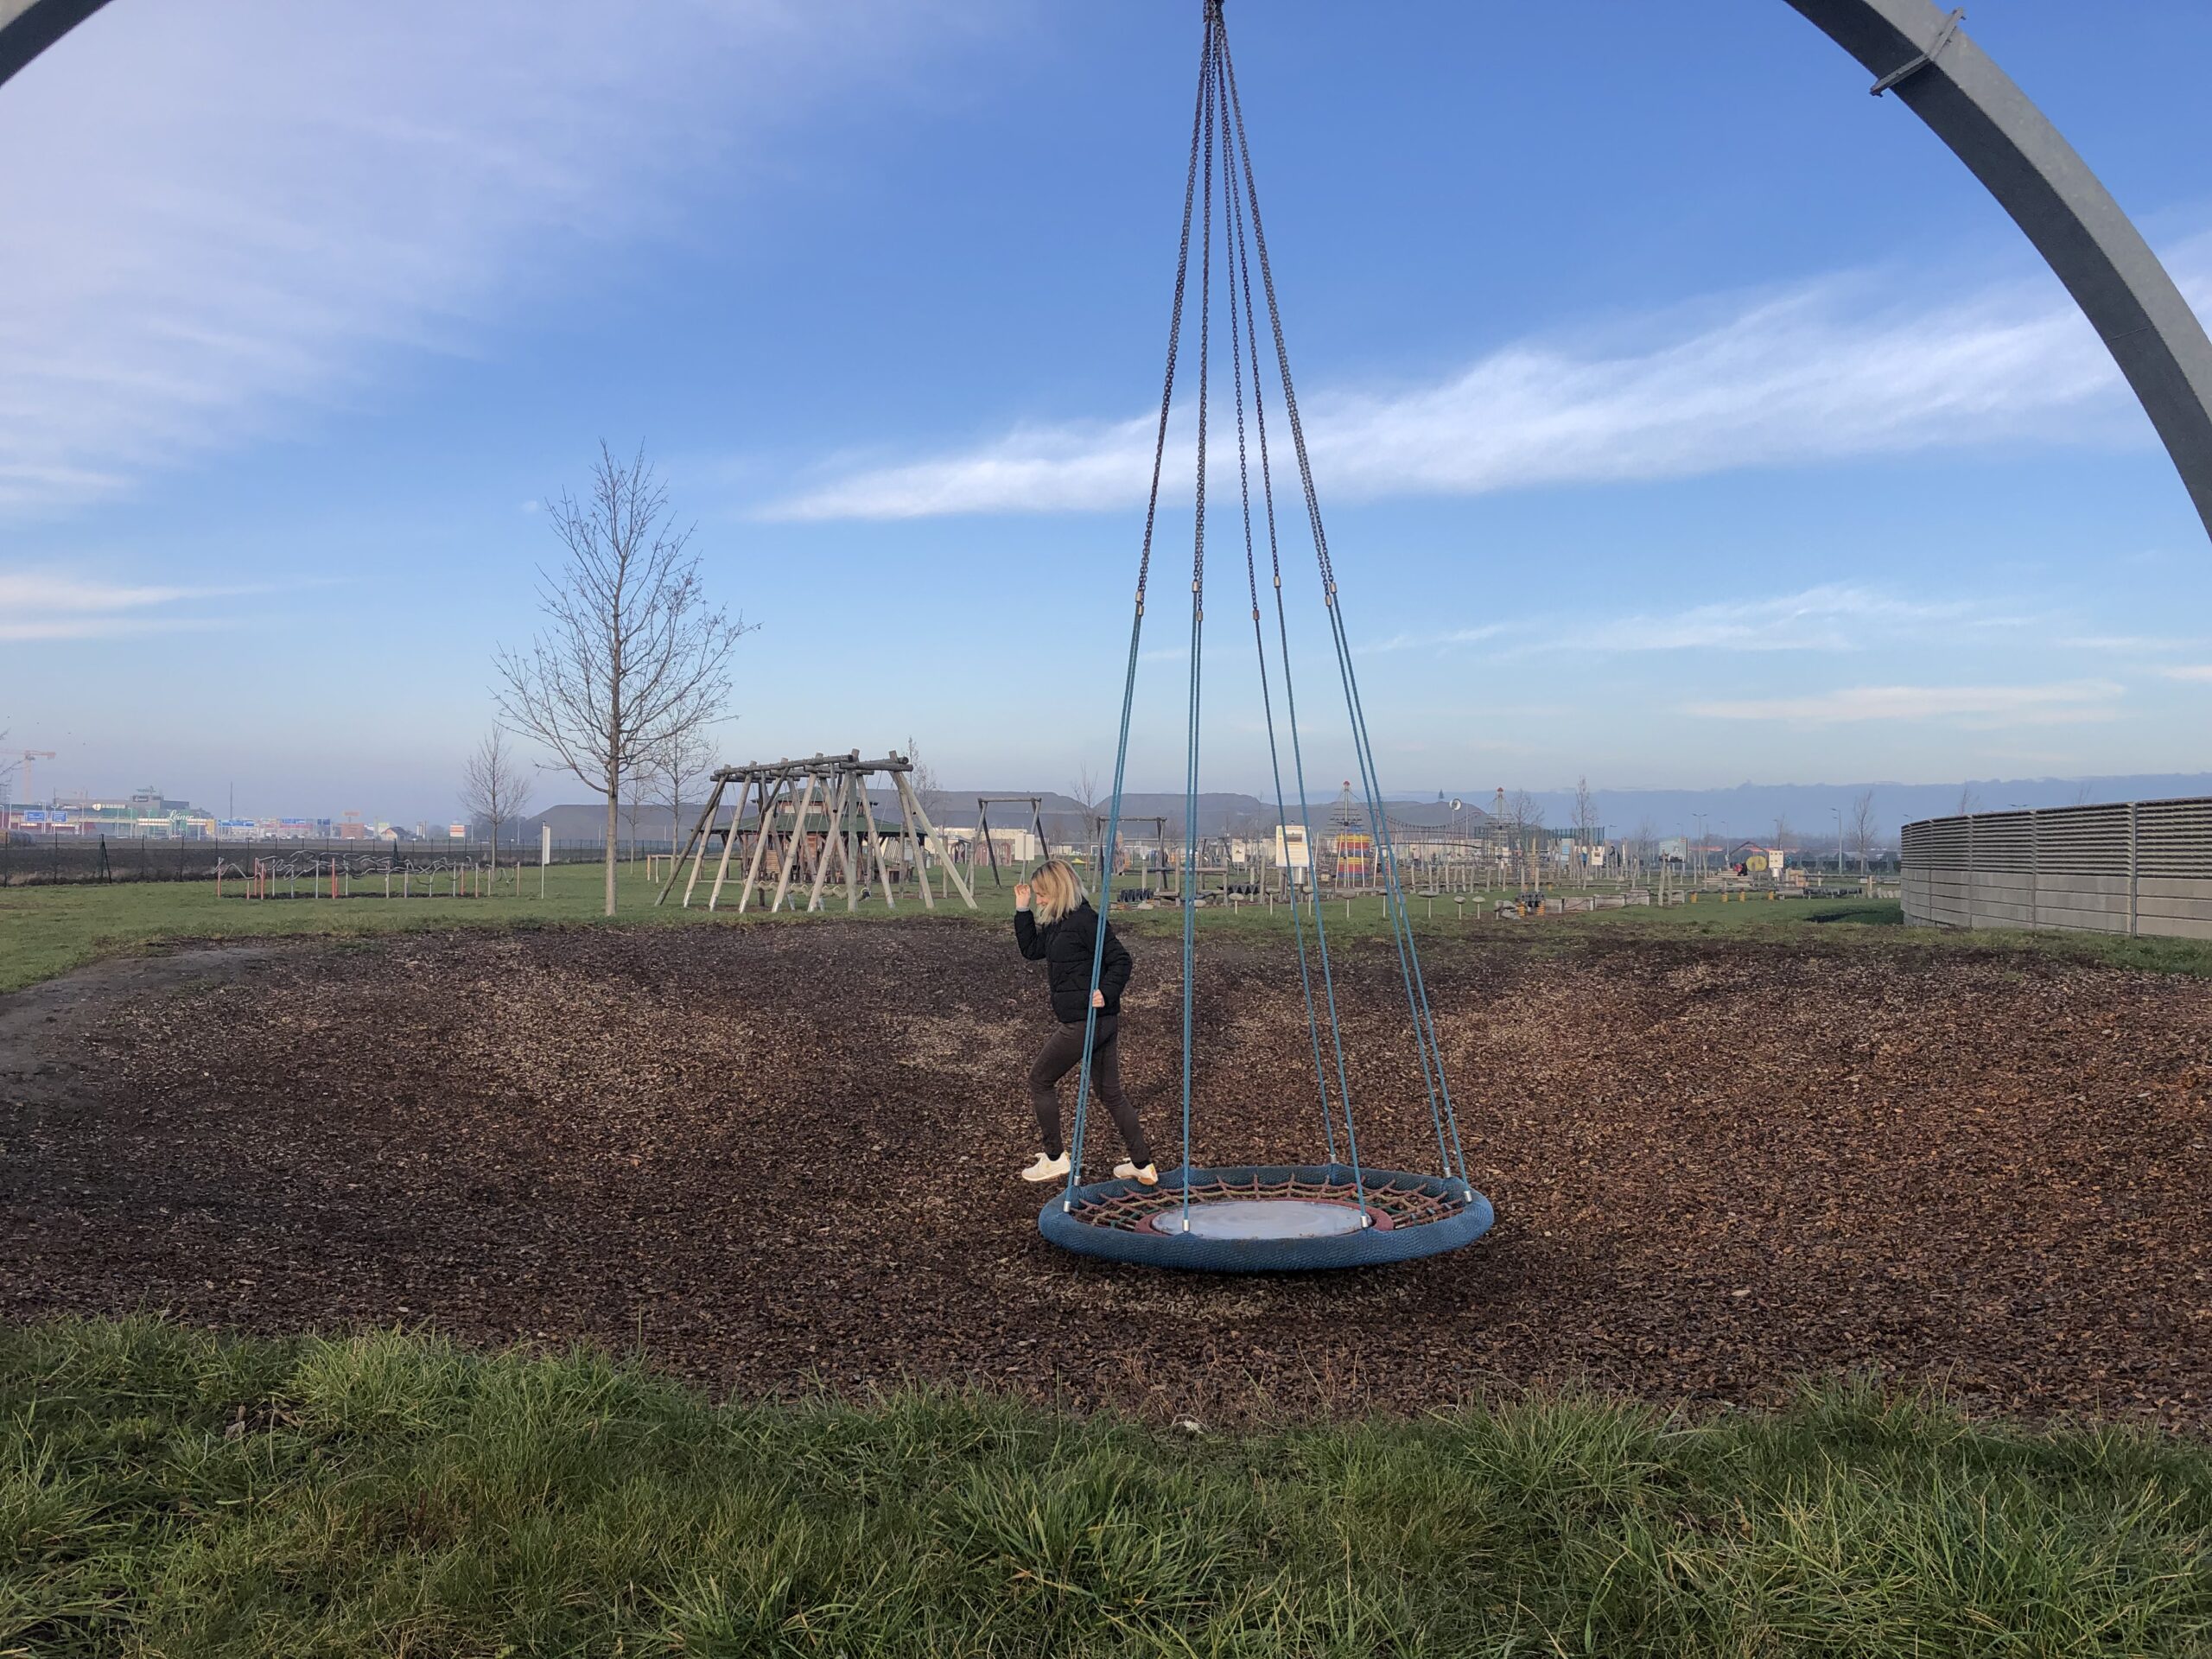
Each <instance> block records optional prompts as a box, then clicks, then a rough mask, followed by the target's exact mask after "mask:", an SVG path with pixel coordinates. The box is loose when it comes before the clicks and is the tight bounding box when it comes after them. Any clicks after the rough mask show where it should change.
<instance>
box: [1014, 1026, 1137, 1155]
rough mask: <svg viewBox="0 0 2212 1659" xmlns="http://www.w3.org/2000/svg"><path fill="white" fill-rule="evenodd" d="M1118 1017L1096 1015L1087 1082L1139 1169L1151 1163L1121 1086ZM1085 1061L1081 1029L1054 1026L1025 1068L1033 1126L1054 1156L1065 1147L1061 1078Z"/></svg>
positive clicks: (1049, 1152) (1134, 1116)
mask: <svg viewBox="0 0 2212 1659" xmlns="http://www.w3.org/2000/svg"><path fill="white" fill-rule="evenodd" d="M1121 1023H1122V1022H1121V1020H1120V1019H1119V1018H1118V1017H1117V1016H1116V1015H1112V1014H1100V1015H1099V1016H1098V1033H1097V1035H1096V1037H1095V1038H1094V1039H1092V1041H1091V1045H1090V1085H1091V1087H1092V1088H1093V1089H1095V1090H1097V1091H1098V1098H1099V1099H1100V1100H1102V1101H1103V1102H1105V1103H1106V1109H1107V1110H1108V1111H1109V1113H1111V1114H1112V1115H1113V1118H1114V1127H1115V1128H1117V1129H1119V1130H1120V1131H1121V1132H1122V1145H1123V1146H1125V1147H1128V1149H1129V1157H1130V1159H1131V1160H1132V1161H1134V1162H1135V1164H1136V1165H1137V1166H1139V1167H1140V1168H1141V1167H1142V1166H1144V1165H1146V1164H1148V1163H1150V1162H1151V1161H1152V1150H1151V1148H1150V1147H1147V1145H1146V1144H1145V1138H1144V1130H1143V1129H1142V1128H1139V1127H1138V1124H1137V1114H1136V1109H1135V1107H1133V1106H1131V1105H1130V1104H1129V1096H1128V1092H1127V1091H1126V1090H1123V1089H1122V1045H1121V1042H1120V1038H1121V1030H1120V1027H1121ZM1082 1064H1083V1027H1082V1025H1081V1024H1080V1023H1078V1024H1076V1025H1072V1026H1055V1027H1053V1028H1052V1035H1051V1036H1050V1037H1047V1038H1046V1039H1045V1046H1044V1047H1043V1048H1041V1049H1039V1051H1038V1052H1037V1059H1036V1063H1035V1064H1034V1065H1032V1066H1031V1067H1030V1068H1029V1103H1030V1105H1031V1106H1033V1107H1034V1108H1035V1109H1036V1112H1037V1128H1038V1129H1039V1131H1040V1132H1041V1133H1042V1134H1043V1135H1044V1137H1045V1153H1046V1156H1047V1157H1052V1158H1057V1157H1058V1156H1059V1155H1060V1154H1061V1153H1062V1152H1064V1151H1065V1149H1066V1148H1065V1145H1064V1144H1063V1142H1062V1141H1061V1139H1060V1091H1059V1081H1060V1079H1061V1078H1062V1077H1065V1076H1067V1074H1068V1073H1069V1072H1071V1071H1074V1070H1075V1069H1076V1068H1077V1066H1078V1065H1082Z"/></svg>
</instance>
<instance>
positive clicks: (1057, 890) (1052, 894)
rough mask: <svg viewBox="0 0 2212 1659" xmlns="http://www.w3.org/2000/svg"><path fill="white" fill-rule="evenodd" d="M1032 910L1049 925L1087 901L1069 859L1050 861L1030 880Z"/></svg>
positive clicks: (1037, 870)
mask: <svg viewBox="0 0 2212 1659" xmlns="http://www.w3.org/2000/svg"><path fill="white" fill-rule="evenodd" d="M1029 887H1030V897H1029V904H1030V908H1031V909H1032V910H1033V912H1035V913H1036V917H1037V919H1038V921H1039V923H1041V924H1043V925H1047V926H1049V925H1051V924H1052V923H1054V922H1057V921H1058V920H1059V919H1060V918H1061V917H1063V916H1065V915H1066V914H1067V913H1068V912H1070V911H1071V910H1073V909H1074V908H1075V907H1076V906H1078V905H1080V904H1081V903H1082V902H1083V900H1084V891H1083V883H1082V882H1081V881H1079V880H1077V879H1076V873H1075V870H1074V868H1073V867H1072V866H1071V865H1070V864H1069V863H1068V861H1067V860H1065V858H1048V859H1046V861H1044V862H1043V863H1042V864H1039V866H1038V867H1037V869H1036V873H1035V874H1033V875H1032V876H1031V877H1030V878H1029Z"/></svg>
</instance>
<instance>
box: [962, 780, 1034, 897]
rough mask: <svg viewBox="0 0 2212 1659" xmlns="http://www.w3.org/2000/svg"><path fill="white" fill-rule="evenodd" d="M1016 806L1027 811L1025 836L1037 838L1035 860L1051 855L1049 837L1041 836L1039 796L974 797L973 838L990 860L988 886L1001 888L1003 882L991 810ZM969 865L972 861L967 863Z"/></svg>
mask: <svg viewBox="0 0 2212 1659" xmlns="http://www.w3.org/2000/svg"><path fill="white" fill-rule="evenodd" d="M1017 803H1019V804H1021V805H1023V806H1026V807H1027V808H1028V809H1029V833H1030V834H1031V835H1033V836H1035V837H1036V838H1037V858H1036V861H1037V862H1039V863H1042V862H1043V861H1045V860H1046V859H1048V858H1050V857H1051V856H1052V837H1051V836H1048V835H1046V833H1045V798H1044V797H1043V796H1041V795H978V796H977V797H976V840H978V841H980V842H982V843H983V854H984V856H985V857H987V858H988V859H989V860H990V861H991V885H992V886H993V887H1004V886H1005V885H1006V883H1005V882H1004V881H1003V880H1001V879H1000V877H999V849H998V845H997V843H996V842H994V841H993V840H992V839H991V808H993V807H994V806H1011V805H1014V804H1017ZM969 862H970V863H973V862H974V860H973V859H970V860H969Z"/></svg>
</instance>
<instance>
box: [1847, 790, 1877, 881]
mask: <svg viewBox="0 0 2212 1659" xmlns="http://www.w3.org/2000/svg"><path fill="white" fill-rule="evenodd" d="M1851 839H1852V842H1853V844H1854V845H1856V846H1857V848H1858V849H1859V874H1861V875H1864V874H1866V859H1867V855H1869V854H1870V853H1872V851H1873V849H1874V791H1872V790H1871V789H1864V790H1861V791H1859V796H1858V798H1857V799H1855V800H1853V802H1852V804H1851Z"/></svg>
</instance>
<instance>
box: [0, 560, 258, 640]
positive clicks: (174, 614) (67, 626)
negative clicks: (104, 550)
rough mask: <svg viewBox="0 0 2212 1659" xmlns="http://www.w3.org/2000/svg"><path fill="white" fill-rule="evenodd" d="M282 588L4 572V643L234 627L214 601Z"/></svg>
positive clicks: (0, 580)
mask: <svg viewBox="0 0 2212 1659" xmlns="http://www.w3.org/2000/svg"><path fill="white" fill-rule="evenodd" d="M276 591H277V588H274V587H272V586H270V585H269V584H266V583H254V584H250V585H241V586H233V587H217V588H186V587H175V586H156V585H150V584H147V583H143V582H103V581H99V580H98V579H95V578H92V577H86V576H79V575H67V574H65V573H61V572H57V571H51V570H0V640H11V641H17V642H23V643H29V642H31V641H39V640H66V639H124V638H128V637H130V636H132V635H139V634H150V633H176V632H188V631H194V630H200V629H206V628H219V627H224V626H229V624H230V623H231V621H232V618H230V617H228V616H226V615H225V614H223V613H219V612H215V611H211V610H210V609H209V608H208V607H209V606H211V605H212V604H213V603H214V602H215V601H222V600H234V599H239V598H245V597H248V596H251V595H255V594H270V593H274V592H276Z"/></svg>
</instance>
